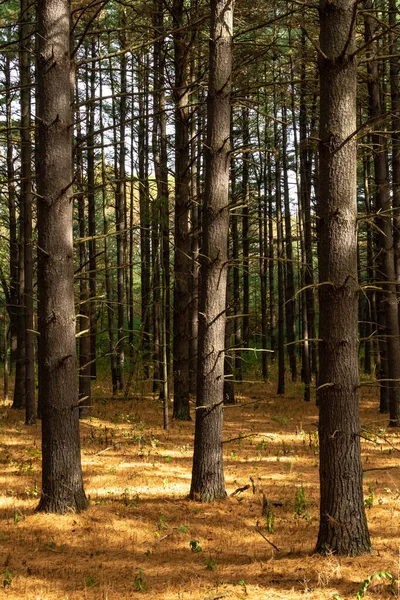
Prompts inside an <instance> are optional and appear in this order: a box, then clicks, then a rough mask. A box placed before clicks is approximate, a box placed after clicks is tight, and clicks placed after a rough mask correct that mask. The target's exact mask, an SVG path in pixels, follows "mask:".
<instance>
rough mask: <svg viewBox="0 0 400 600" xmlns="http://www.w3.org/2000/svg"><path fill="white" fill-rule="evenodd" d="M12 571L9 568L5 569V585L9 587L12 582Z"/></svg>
mask: <svg viewBox="0 0 400 600" xmlns="http://www.w3.org/2000/svg"><path fill="white" fill-rule="evenodd" d="M12 580H13V577H12V573H11V571H9V570H8V569H4V571H3V587H4V588H6V587H9V586H10V585H11V584H12Z"/></svg>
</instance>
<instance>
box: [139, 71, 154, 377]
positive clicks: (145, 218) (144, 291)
mask: <svg viewBox="0 0 400 600" xmlns="http://www.w3.org/2000/svg"><path fill="white" fill-rule="evenodd" d="M147 88H148V76H147V75H146V74H145V64H144V60H140V63H139V93H138V98H139V129H138V155H139V156H138V163H139V210H140V259H141V272H140V282H141V312H142V319H141V336H142V341H141V347H142V357H143V374H144V377H145V379H148V378H149V362H150V356H151V354H150V348H151V343H150V336H151V331H150V315H151V268H150V260H151V258H150V238H151V236H150V202H149V194H148V172H147V173H146V171H148V169H146V164H147V162H146V161H147V158H146V147H147V123H148V116H147V115H146V106H145V105H146V99H145V94H147Z"/></svg>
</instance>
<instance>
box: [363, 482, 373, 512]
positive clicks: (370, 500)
mask: <svg viewBox="0 0 400 600" xmlns="http://www.w3.org/2000/svg"><path fill="white" fill-rule="evenodd" d="M374 499H375V494H374V488H373V487H372V485H369V486H368V496H367V497H366V498H364V504H365V506H366V508H372V506H373V505H374Z"/></svg>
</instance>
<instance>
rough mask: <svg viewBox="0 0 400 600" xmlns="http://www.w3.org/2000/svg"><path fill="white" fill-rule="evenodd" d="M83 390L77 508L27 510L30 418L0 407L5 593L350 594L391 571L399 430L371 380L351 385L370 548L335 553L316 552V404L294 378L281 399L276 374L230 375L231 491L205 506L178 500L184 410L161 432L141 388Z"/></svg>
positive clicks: (388, 590)
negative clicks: (113, 392)
mask: <svg viewBox="0 0 400 600" xmlns="http://www.w3.org/2000/svg"><path fill="white" fill-rule="evenodd" d="M93 387H94V394H95V407H94V411H93V417H92V418H91V419H88V420H84V421H82V423H81V432H82V461H83V471H84V480H85V489H86V493H87V495H88V497H89V498H90V506H89V508H88V510H87V511H86V512H84V513H81V514H69V515H65V516H56V515H43V514H36V513H35V507H36V506H37V504H38V495H39V494H40V461H41V451H40V424H37V425H34V426H31V427H27V426H25V425H24V415H23V414H22V413H20V412H18V411H14V410H10V407H9V404H8V405H6V404H5V403H3V405H2V406H1V407H0V442H1V448H0V452H1V465H2V467H1V473H0V481H1V485H0V518H1V521H0V566H1V571H0V573H1V574H2V580H1V583H0V588H2V590H3V591H2V592H1V593H2V595H3V597H5V598H8V599H10V600H11V599H12V600H15V599H22V598H26V599H29V600H81V599H86V598H87V599H93V600H125V599H128V598H140V597H141V596H143V598H149V599H150V598H151V599H159V600H172V599H173V600H178V599H179V600H180V599H182V600H219V599H221V600H222V599H226V600H230V599H232V600H240V599H242V600H244V599H246V600H267V599H268V600H274V599H277V600H278V599H281V600H288V599H291V600H292V599H300V598H305V599H313V600H322V599H333V598H334V595H335V594H339V595H340V597H341V598H343V599H346V600H347V599H350V598H356V597H357V596H356V595H357V592H358V591H359V590H360V586H361V584H362V582H363V581H364V580H365V579H367V578H368V577H369V576H371V575H373V574H375V573H376V572H379V571H390V572H391V574H392V575H393V576H394V577H395V578H396V579H398V578H399V571H400V460H399V452H400V436H399V434H397V435H396V434H395V433H394V432H392V431H387V430H386V428H385V427H386V425H387V422H388V419H387V416H384V415H380V414H379V413H378V411H377V390H376V388H373V387H371V386H367V387H363V388H362V394H361V414H362V424H363V428H364V429H363V435H364V434H365V435H364V437H363V438H362V440H361V441H362V453H363V466H364V469H365V477H364V494H365V504H366V510H367V517H368V524H369V528H370V533H371V538H372V543H373V551H372V553H371V554H370V555H365V556H361V557H357V558H343V557H338V556H334V555H332V556H327V557H321V556H318V555H316V554H315V553H314V552H313V550H314V547H315V543H316V538H317V532H318V518H319V508H318V450H319V449H318V436H317V434H316V430H317V421H318V409H317V408H316V406H315V402H314V401H313V402H310V403H308V404H306V403H304V402H303V401H302V400H301V393H302V392H301V386H300V385H294V384H289V383H288V384H287V392H286V394H285V395H284V396H282V397H278V396H276V394H275V390H276V386H275V383H270V384H264V383H257V384H253V385H251V384H240V385H238V386H237V390H236V391H237V398H238V404H237V405H235V406H233V407H227V408H226V410H225V429H224V439H225V440H226V441H225V443H224V458H225V477H226V486H227V492H228V498H227V500H226V501H224V502H218V503H215V504H210V505H201V504H197V503H195V502H191V501H189V500H188V499H187V494H188V492H189V487H190V478H191V465H192V447H193V431H194V421H192V422H185V423H179V422H171V424H170V430H169V432H166V431H164V430H163V428H162V404H161V403H160V401H159V400H158V399H156V398H155V397H154V396H153V395H152V394H150V393H146V389H145V386H144V385H142V389H141V390H136V391H135V394H134V396H132V397H130V398H129V399H127V400H123V399H112V398H111V397H109V396H108V395H107V394H108V393H109V391H108V390H107V387H106V386H105V384H104V385H103V383H101V382H98V383H97V384H96V385H95V386H93ZM193 418H194V411H193ZM240 488H243V489H242V490H241V491H240ZM265 538H267V540H268V541H267V540H266V539H265ZM269 542H271V543H269ZM272 544H273V545H272ZM359 597H361V596H359ZM393 597H396V598H400V588H399V587H398V583H397V582H393V581H392V582H390V580H389V579H387V578H383V579H382V580H381V581H379V579H378V578H377V577H376V576H375V577H374V578H373V579H372V580H371V583H370V585H369V586H368V589H367V591H366V593H365V598H393Z"/></svg>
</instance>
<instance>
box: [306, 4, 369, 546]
mask: <svg viewBox="0 0 400 600" xmlns="http://www.w3.org/2000/svg"><path fill="white" fill-rule="evenodd" d="M356 9H357V7H356V4H355V3H354V2H353V0H334V1H333V2H332V1H330V0H320V13H319V14H320V28H321V29H320V48H321V54H320V57H319V67H320V98H321V105H320V135H319V137H320V143H319V157H320V174H319V176H320V179H319V269H320V281H321V284H320V287H319V300H320V324H319V331H320V333H319V335H320V339H321V341H320V345H319V350H320V380H319V384H320V385H319V407H320V416H319V428H318V431H319V440H320V496H321V504H320V528H319V534H318V541H317V551H318V552H320V553H323V554H326V553H330V552H335V553H338V554H345V555H351V556H354V555H359V554H362V553H364V552H368V551H369V549H370V540H369V533H368V527H367V520H366V516H365V507H364V498H363V487H362V465H361V450H360V417H359V377H358V293H359V286H358V281H357V146H356V141H355V138H354V137H351V136H353V134H354V131H355V130H356V93H357V65H356V59H355V57H354V55H353V53H354V50H355V31H354V26H355V21H356V19H355V17H356ZM322 53H324V54H323V55H322ZM328 182H329V185H328Z"/></svg>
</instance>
